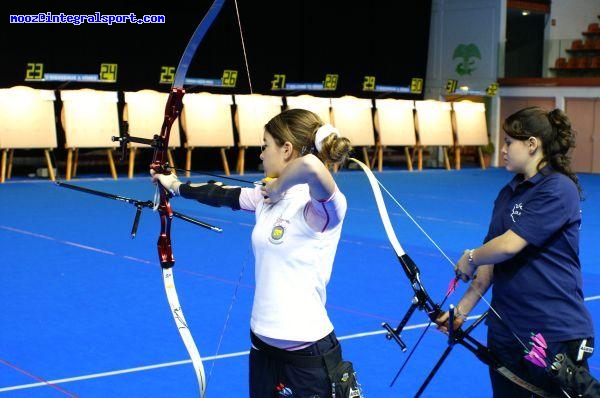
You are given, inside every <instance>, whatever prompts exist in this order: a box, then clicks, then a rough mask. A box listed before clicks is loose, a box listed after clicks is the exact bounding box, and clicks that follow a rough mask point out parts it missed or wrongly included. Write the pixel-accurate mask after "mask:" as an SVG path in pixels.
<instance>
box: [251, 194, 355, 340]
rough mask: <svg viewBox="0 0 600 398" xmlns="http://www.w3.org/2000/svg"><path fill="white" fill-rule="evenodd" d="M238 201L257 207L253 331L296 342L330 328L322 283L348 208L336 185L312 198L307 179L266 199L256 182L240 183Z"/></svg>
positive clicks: (327, 271)
mask: <svg viewBox="0 0 600 398" xmlns="http://www.w3.org/2000/svg"><path fill="white" fill-rule="evenodd" d="M240 206H241V208H242V209H244V210H251V211H255V213H256V225H255V226H254V230H253V232H252V247H253V250H254V257H255V261H256V266H255V278H256V291H255V293H254V304H253V306H252V317H251V321H250V327H251V329H252V331H253V332H254V333H255V334H257V335H260V336H264V337H267V338H269V339H274V340H285V341H297V342H313V341H317V340H319V339H321V338H322V337H324V336H326V335H327V334H329V333H331V331H332V330H333V325H332V323H331V321H330V320H329V317H328V315H327V311H326V310H325V302H326V300H327V294H326V286H327V283H328V282H329V278H330V277H331V270H332V266H333V260H334V257H335V253H336V250H337V244H338V242H339V239H340V234H341V230H342V221H343V218H344V215H345V213H346V209H347V204H346V198H345V196H344V195H343V194H342V193H341V192H340V191H339V190H337V188H336V192H335V194H334V195H333V196H332V197H331V198H330V199H329V200H327V201H325V202H319V201H316V200H313V199H311V197H310V195H309V187H308V185H307V184H300V185H295V186H293V187H292V188H290V189H289V190H288V191H286V193H285V195H284V197H283V198H282V199H281V200H280V201H279V202H277V203H275V204H265V203H264V199H263V197H262V196H261V192H260V188H255V189H253V188H244V189H242V193H241V195H240ZM311 226H312V228H311Z"/></svg>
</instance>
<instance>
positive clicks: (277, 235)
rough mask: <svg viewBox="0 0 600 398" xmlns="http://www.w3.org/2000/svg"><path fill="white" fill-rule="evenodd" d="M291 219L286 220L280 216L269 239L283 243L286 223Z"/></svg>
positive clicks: (275, 242)
mask: <svg viewBox="0 0 600 398" xmlns="http://www.w3.org/2000/svg"><path fill="white" fill-rule="evenodd" d="M289 223H290V221H289V220H284V219H283V218H278V219H277V220H276V221H275V224H273V229H271V236H269V241H270V242H271V243H274V244H276V245H279V244H281V243H283V236H284V235H285V227H284V225H285V224H289Z"/></svg>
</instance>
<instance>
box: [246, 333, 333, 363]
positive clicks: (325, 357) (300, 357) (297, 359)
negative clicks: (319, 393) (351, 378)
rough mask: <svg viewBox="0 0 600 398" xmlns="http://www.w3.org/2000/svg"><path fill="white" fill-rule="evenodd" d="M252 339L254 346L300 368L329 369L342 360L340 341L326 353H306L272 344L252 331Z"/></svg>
mask: <svg viewBox="0 0 600 398" xmlns="http://www.w3.org/2000/svg"><path fill="white" fill-rule="evenodd" d="M250 341H252V345H254V347H256V348H257V349H259V350H260V351H263V352H265V353H267V354H268V355H269V356H270V357H273V358H275V359H278V360H280V361H282V362H286V363H289V364H290V365H293V366H297V367H299V368H322V367H326V368H327V370H328V371H329V369H333V368H335V367H336V366H337V364H338V363H340V362H341V360H342V347H341V345H340V344H339V342H336V344H335V346H334V347H333V348H332V349H330V350H329V351H327V352H326V353H325V354H322V355H304V354H303V353H301V352H296V351H288V350H283V349H281V348H277V347H273V346H270V345H268V344H267V343H265V342H264V341H262V340H261V339H260V338H258V336H256V335H255V334H254V333H252V332H250Z"/></svg>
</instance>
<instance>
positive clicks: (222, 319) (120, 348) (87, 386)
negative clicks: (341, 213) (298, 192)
mask: <svg viewBox="0 0 600 398" xmlns="http://www.w3.org/2000/svg"><path fill="white" fill-rule="evenodd" d="M376 175H377V177H378V178H379V179H380V181H381V182H382V183H383V185H384V186H385V187H386V188H387V189H388V190H389V191H390V192H391V193H392V194H393V195H394V197H395V198H396V199H397V201H398V202H399V203H400V204H401V205H402V206H403V207H404V208H405V209H406V211H407V212H408V213H409V214H410V215H411V217H413V218H414V220H415V221H416V222H417V223H418V224H419V226H420V227H421V228H422V229H423V230H424V231H425V232H426V234H427V235H425V234H424V233H423V232H422V231H421V230H420V229H419V228H418V227H417V226H416V225H415V224H414V223H413V221H411V220H410V218H409V217H408V216H407V215H406V214H405V213H404V212H403V211H402V210H401V209H400V208H399V207H398V206H397V205H396V204H395V203H394V202H393V201H392V200H391V199H390V198H389V197H386V204H387V206H388V210H389V212H390V217H391V218H392V222H393V224H394V228H395V230H396V234H397V236H398V239H399V241H400V243H401V244H402V246H403V248H404V250H405V251H406V252H407V253H408V254H409V255H410V256H411V257H412V258H413V260H414V261H415V262H416V264H417V265H418V266H419V268H420V269H421V277H422V281H423V283H424V284H425V287H426V288H427V290H428V292H429V293H430V294H431V296H432V297H433V298H434V299H435V300H441V299H442V297H443V296H444V293H445V291H446V288H447V285H448V282H449V281H450V280H451V279H452V276H453V272H452V264H451V262H450V261H448V259H447V258H446V256H447V257H448V258H449V259H451V260H452V261H454V260H456V259H458V257H459V256H460V254H461V253H462V251H463V250H464V249H465V248H469V247H474V246H476V245H478V244H479V243H480V242H481V240H482V238H483V236H484V235H485V232H486V230H487V224H488V219H489V215H490V212H491V206H492V202H493V200H494V198H495V196H496V193H497V191H498V190H499V189H500V187H501V186H502V185H503V184H505V183H506V182H507V181H508V180H509V179H510V177H511V175H510V174H509V173H508V172H506V171H505V170H503V169H488V170H479V169H463V170H460V171H446V170H438V169H431V170H424V171H420V172H417V171H415V172H407V171H398V170H386V171H384V172H382V173H376ZM244 178H247V179H248V180H250V181H253V180H256V179H259V178H260V175H258V174H255V175H252V174H250V175H246V176H244ZM580 178H581V181H582V185H583V187H584V190H585V193H586V198H587V199H586V200H585V201H584V202H582V208H583V224H582V230H581V233H582V239H581V258H582V263H583V267H584V282H585V295H586V297H587V304H588V307H589V309H590V310H591V311H592V313H593V315H594V318H595V321H596V329H597V330H600V327H598V322H599V321H600V305H599V300H598V299H600V266H599V265H600V260H599V259H598V256H597V253H596V248H597V242H598V236H600V175H585V174H584V175H580ZM205 179H206V178H204V179H203V178H202V177H201V176H199V177H195V178H193V180H197V181H202V180H205ZM336 180H337V182H338V184H339V186H340V188H341V190H342V191H343V192H345V194H346V196H347V198H348V203H349V210H348V214H347V218H346V221H345V225H344V230H343V233H342V240H341V243H340V246H339V250H338V255H337V258H336V263H335V265H334V272H333V275H332V278H331V282H330V285H329V293H328V301H327V303H328V310H329V313H330V316H331V318H332V320H333V323H334V325H335V327H336V333H337V335H338V337H340V339H342V340H343V343H342V346H343V350H344V357H346V358H347V359H349V360H351V361H352V362H353V363H354V366H355V369H356V370H357V373H358V377H359V381H360V382H361V384H362V386H363V389H364V392H365V396H366V397H369V398H379V397H412V396H414V394H415V393H416V391H417V390H418V388H419V386H420V385H421V383H422V382H423V380H424V379H425V377H426V376H427V374H428V373H429V371H430V370H431V368H432V367H433V365H434V364H435V362H436V361H437V360H438V358H439V356H440V355H441V353H442V352H443V350H444V349H445V347H446V336H445V335H443V334H441V333H439V332H438V331H436V330H435V328H433V327H432V328H430V330H429V331H428V332H427V333H426V334H425V337H424V338H423V340H422V342H421V343H420V345H419V346H418V348H417V349H416V351H415V353H414V354H413V356H412V357H411V359H410V361H409V362H408V364H407V366H406V367H405V369H404V371H403V372H402V374H401V375H400V376H399V378H398V379H397V381H396V383H395V384H394V386H393V387H390V382H391V380H392V379H393V377H394V375H395V374H396V372H397V371H398V369H399V367H400V366H401V365H402V363H403V361H404V360H405V359H406V357H407V355H408V352H409V351H410V350H411V349H412V348H413V346H414V344H415V342H416V340H417V338H418V337H419V335H420V334H421V332H422V331H423V328H424V327H425V326H426V324H427V320H426V317H425V315H424V314H422V313H420V312H417V313H416V314H415V315H414V316H413V317H412V319H411V320H410V322H409V323H408V327H407V328H406V329H405V331H404V333H403V339H404V340H405V342H406V343H407V345H408V349H409V351H407V352H405V353H403V352H402V351H401V350H400V349H399V347H398V345H397V344H396V343H395V342H393V341H388V340H387V339H386V338H385V335H384V330H383V329H382V328H381V323H382V322H390V323H391V324H393V326H396V324H397V323H398V322H399V321H400V319H401V318H402V317H403V315H404V313H405V312H406V310H407V309H408V307H409V305H410V300H411V298H412V289H411V288H410V286H409V284H408V282H407V279H406V277H405V275H404V273H403V271H402V269H401V268H400V266H399V265H398V262H397V259H396V256H395V254H394V252H393V250H392V249H391V247H390V245H389V243H388V240H387V237H386V235H385V232H384V229H383V227H382V223H381V221H380V217H379V213H378V212H377V208H376V205H375V201H374V199H373V195H372V192H371V190H370V187H369V184H368V182H367V179H366V177H365V175H364V174H363V173H362V172H359V171H350V170H344V171H341V172H339V173H337V174H336ZM71 182H72V183H73V184H78V185H81V186H85V187H89V188H93V189H97V190H101V191H105V192H111V193H115V194H119V195H124V196H128V197H133V198H137V199H141V200H148V199H150V200H151V199H152V197H153V194H154V187H153V185H152V184H151V183H150V181H149V178H148V177H146V176H139V177H136V178H134V179H126V178H125V177H121V178H120V179H119V180H117V181H114V180H112V179H104V178H77V179H75V180H72V181H71ZM384 195H385V194H384ZM0 198H1V201H2V207H1V208H0V253H2V270H3V277H2V282H3V283H2V289H0V302H1V303H2V304H1V305H2V311H1V312H0V320H1V325H0V397H4V396H6V397H18V398H20V397H28V398H31V397H33V398H37V397H44V398H47V397H50V398H52V397H64V396H77V397H90V398H92V397H144V398H153V397H178V398H185V397H197V396H198V386H197V382H196V379H195V376H194V372H193V369H192V366H191V363H190V361H189V359H188V356H187V352H186V350H185V348H184V346H183V344H182V342H181V340H180V337H179V334H178V332H177V329H176V327H175V324H174V322H173V320H172V317H171V314H170V310H169V306H168V303H167V300H166V297H165V294H164V288H163V283H162V276H161V271H160V266H159V265H158V261H157V255H156V239H157V237H158V232H159V221H158V217H157V215H156V214H154V213H153V212H152V211H151V210H150V209H145V210H144V211H143V214H142V218H141V222H140V226H139V229H138V233H137V237H136V238H135V239H131V238H130V237H129V232H130V229H131V225H132V222H133V218H134V214H135V208H134V207H133V206H131V205H130V204H127V203H124V202H119V201H114V200H109V199H105V198H100V197H96V196H92V195H87V194H84V193H81V192H76V191H72V190H68V189H64V188H60V187H58V186H57V185H55V184H53V183H51V182H48V181H44V180H33V179H28V180H25V179H15V180H9V181H7V182H6V183H4V184H0ZM171 203H172V206H173V208H174V210H176V211H179V212H181V213H185V214H188V215H190V216H193V217H195V218H198V219H200V220H203V221H206V222H208V223H211V224H215V225H217V226H220V227H222V228H223V232H222V233H215V232H211V231H208V230H205V229H202V228H199V227H196V226H194V225H191V224H188V223H186V222H183V221H181V220H178V219H175V220H174V221H173V231H172V240H173V251H174V253H175V258H176V265H175V267H174V274H175V281H176V285H177V291H178V293H179V299H180V301H181V305H182V307H183V311H184V313H185V316H186V319H187V321H188V325H189V327H190V329H191V331H192V334H193V335H194V338H195V341H196V344H197V345H198V348H199V350H200V353H201V355H202V357H203V359H204V367H205V369H206V374H207V379H208V387H207V391H206V397H207V398H211V397H246V396H247V395H248V393H247V374H248V372H247V361H248V348H249V337H248V327H249V317H250V310H251V303H252V296H253V290H254V281H253V272H254V267H253V255H252V251H251V247H250V233H251V229H252V224H253V215H252V214H249V213H244V212H233V211H231V210H229V209H225V208H213V207H208V206H202V205H199V204H197V203H196V202H192V201H186V200H183V199H178V198H175V199H173V200H172V202H171ZM436 245H437V246H438V247H439V248H440V249H441V251H442V252H443V253H442V252H440V250H438V248H436ZM465 288H466V285H460V286H459V288H458V289H457V292H456V293H454V295H452V296H451V297H450V298H449V300H448V302H447V303H455V302H456V301H458V299H459V298H460V296H461V295H462V293H463V292H464V290H465ZM485 309H486V306H485V305H484V303H481V304H480V305H479V306H478V307H477V308H476V309H475V311H473V314H480V313H482V312H484V311H485ZM473 336H475V337H477V338H479V339H480V340H482V341H483V338H484V336H485V326H484V325H482V326H480V327H479V328H477V329H476V330H475V332H474V334H473ZM590 364H591V367H592V373H593V374H595V375H600V355H596V356H594V357H592V359H591V363H590ZM465 369H468V376H465ZM490 391H491V390H490V387H489V381H488V376H487V368H486V367H485V366H484V365H483V364H482V363H481V362H479V361H478V360H477V359H476V358H475V357H474V356H473V355H472V354H471V353H470V352H468V351H467V350H466V349H464V348H463V347H461V346H457V347H455V348H454V350H453V351H452V353H451V355H450V356H449V357H448V359H447V360H446V361H445V363H444V364H443V366H442V367H441V369H440V371H439V372H438V374H437V375H436V377H435V378H434V379H433V380H432V382H431V383H430V385H429V386H428V388H427V390H426V391H425V394H424V395H423V396H424V397H439V396H448V395H450V396H453V397H489V396H491V392H490Z"/></svg>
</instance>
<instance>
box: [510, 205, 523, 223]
mask: <svg viewBox="0 0 600 398" xmlns="http://www.w3.org/2000/svg"><path fill="white" fill-rule="evenodd" d="M521 213H523V203H516V204H515V205H514V206H513V208H512V212H511V213H510V218H511V219H512V221H513V222H517V220H515V216H520V215H521Z"/></svg>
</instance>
